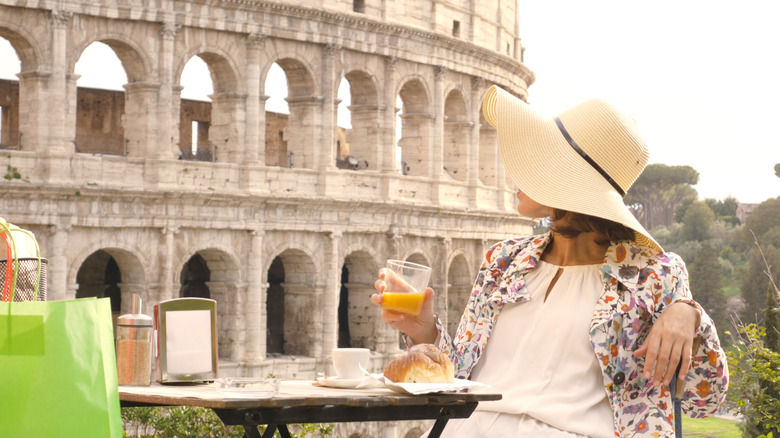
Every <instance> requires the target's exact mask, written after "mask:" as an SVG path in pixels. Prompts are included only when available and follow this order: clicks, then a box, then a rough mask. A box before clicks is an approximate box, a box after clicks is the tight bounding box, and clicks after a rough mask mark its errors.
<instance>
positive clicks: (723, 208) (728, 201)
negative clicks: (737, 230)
mask: <svg viewBox="0 0 780 438" xmlns="http://www.w3.org/2000/svg"><path fill="white" fill-rule="evenodd" d="M704 202H705V203H706V204H707V206H709V207H710V208H711V209H712V211H713V212H714V213H715V219H716V220H718V221H721V222H725V223H728V224H731V225H736V224H737V223H738V222H739V221H738V220H737V205H738V204H739V201H737V198H735V197H733V196H728V197H726V198H725V199H723V200H722V201H720V200H716V199H713V198H707V199H705V200H704Z"/></svg>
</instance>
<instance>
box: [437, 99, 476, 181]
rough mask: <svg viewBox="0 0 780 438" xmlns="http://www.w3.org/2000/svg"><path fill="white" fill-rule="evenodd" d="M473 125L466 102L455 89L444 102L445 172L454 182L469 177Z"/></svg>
mask: <svg viewBox="0 0 780 438" xmlns="http://www.w3.org/2000/svg"><path fill="white" fill-rule="evenodd" d="M471 125H472V124H471V123H470V122H469V116H468V110H467V107H466V100H465V99H464V98H463V93H461V90H459V89H457V88H456V89H453V90H451V91H450V92H449V93H448V94H447V98H446V99H445V100H444V151H443V152H444V162H443V165H444V171H445V173H446V174H447V175H449V176H450V177H452V178H453V179H454V180H457V181H462V182H466V181H467V177H468V168H469V163H468V145H469V138H470V129H471Z"/></svg>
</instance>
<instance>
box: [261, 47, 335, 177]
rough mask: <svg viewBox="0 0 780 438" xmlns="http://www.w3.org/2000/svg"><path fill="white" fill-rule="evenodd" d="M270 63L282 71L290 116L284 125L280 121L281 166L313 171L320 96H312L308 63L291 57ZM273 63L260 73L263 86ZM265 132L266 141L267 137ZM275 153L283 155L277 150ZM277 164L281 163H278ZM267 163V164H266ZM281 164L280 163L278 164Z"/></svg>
mask: <svg viewBox="0 0 780 438" xmlns="http://www.w3.org/2000/svg"><path fill="white" fill-rule="evenodd" d="M273 62H276V64H277V65H278V66H279V67H281V68H282V70H283V71H284V75H285V78H286V80H287V99H286V100H287V105H288V107H289V111H290V114H289V115H288V116H287V123H286V124H284V123H283V121H282V125H283V126H282V129H281V131H282V132H283V136H282V138H283V143H284V144H285V146H286V148H287V150H286V156H287V163H286V166H285V167H290V168H305V169H314V168H316V166H317V163H316V159H317V157H316V156H315V148H316V147H317V146H316V145H315V142H314V139H315V138H316V135H315V133H316V129H315V128H316V126H317V125H318V124H319V123H320V120H319V118H320V117H322V114H321V113H320V111H321V106H322V105H321V103H322V96H318V95H317V93H316V89H317V87H316V81H315V77H314V74H313V73H312V72H313V71H315V70H314V69H313V68H312V66H310V65H309V64H308V63H306V62H304V61H302V60H300V59H298V58H295V57H286V56H283V57H279V58H276V59H275V60H274V61H273ZM273 62H270V63H269V64H268V65H267V68H266V69H265V70H264V74H263V84H265V78H266V77H267V75H268V71H269V70H270V69H271V65H272V64H273ZM268 135H269V134H268V133H266V138H269V137H268ZM275 153H276V154H279V155H282V154H285V152H284V151H277V152H275ZM278 161H281V160H278ZM269 162H270V161H269ZM281 164H283V163H280V165H281Z"/></svg>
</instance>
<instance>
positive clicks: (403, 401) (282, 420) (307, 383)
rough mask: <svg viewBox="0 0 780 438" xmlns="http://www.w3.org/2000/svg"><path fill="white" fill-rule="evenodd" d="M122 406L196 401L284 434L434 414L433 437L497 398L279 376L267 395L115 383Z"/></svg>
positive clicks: (228, 418)
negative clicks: (303, 427) (302, 427)
mask: <svg viewBox="0 0 780 438" xmlns="http://www.w3.org/2000/svg"><path fill="white" fill-rule="evenodd" d="M119 398H120V400H121V405H122V407H135V406H197V407H204V408H210V409H212V410H213V411H214V412H215V413H216V414H217V416H218V417H219V418H220V420H222V422H223V423H224V424H225V425H228V426H242V427H243V428H244V432H245V435H246V436H247V437H249V438H260V436H261V435H260V432H259V430H258V426H260V425H267V426H268V427H267V428H266V430H265V433H264V434H263V435H262V437H263V438H270V437H272V436H273V434H274V431H276V430H279V433H280V434H281V436H282V437H283V438H289V437H290V433H289V431H288V429H287V425H288V424H300V423H341V422H358V421H402V420H436V423H435V424H434V426H433V429H432V430H431V433H430V435H429V436H430V437H438V436H439V435H440V434H441V432H442V430H444V426H445V425H446V424H447V421H448V420H449V419H450V418H467V417H469V416H470V415H471V413H472V412H474V409H475V408H476V407H477V404H478V403H479V402H480V401H487V400H499V399H500V398H501V394H496V393H436V394H425V395H405V394H399V393H396V392H393V391H391V390H390V389H387V388H370V389H337V388H326V387H320V386H315V385H314V382H313V381H311V380H302V381H299V380H294V381H282V382H280V387H279V393H278V394H277V395H276V396H274V397H272V398H266V399H239V398H228V397H224V396H223V395H222V394H220V393H219V392H217V391H216V390H215V389H214V386H213V384H202V385H188V386H181V385H159V384H154V385H152V386H149V387H133V386H120V387H119Z"/></svg>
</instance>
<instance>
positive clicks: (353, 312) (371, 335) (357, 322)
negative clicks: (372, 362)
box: [337, 250, 381, 351]
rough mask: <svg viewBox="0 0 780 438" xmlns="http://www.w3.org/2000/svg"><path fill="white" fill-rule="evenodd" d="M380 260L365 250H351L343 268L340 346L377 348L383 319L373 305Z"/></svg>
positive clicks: (340, 303) (339, 309)
mask: <svg viewBox="0 0 780 438" xmlns="http://www.w3.org/2000/svg"><path fill="white" fill-rule="evenodd" d="M378 271H379V263H378V262H377V261H376V259H375V258H374V257H372V256H371V254H369V253H368V252H367V251H365V250H357V251H353V252H351V253H349V255H347V256H346V257H345V258H344V264H343V265H342V269H341V289H340V293H339V306H338V312H337V314H338V324H337V327H338V335H339V336H338V346H339V347H358V348H369V349H371V350H373V351H376V350H378V348H377V346H378V344H377V340H378V339H377V338H378V334H377V333H376V330H377V326H378V324H379V323H380V322H381V321H380V318H379V313H378V312H377V311H376V309H375V306H374V305H373V304H371V300H370V298H371V294H372V293H374V281H376V276H377V272H378Z"/></svg>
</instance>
